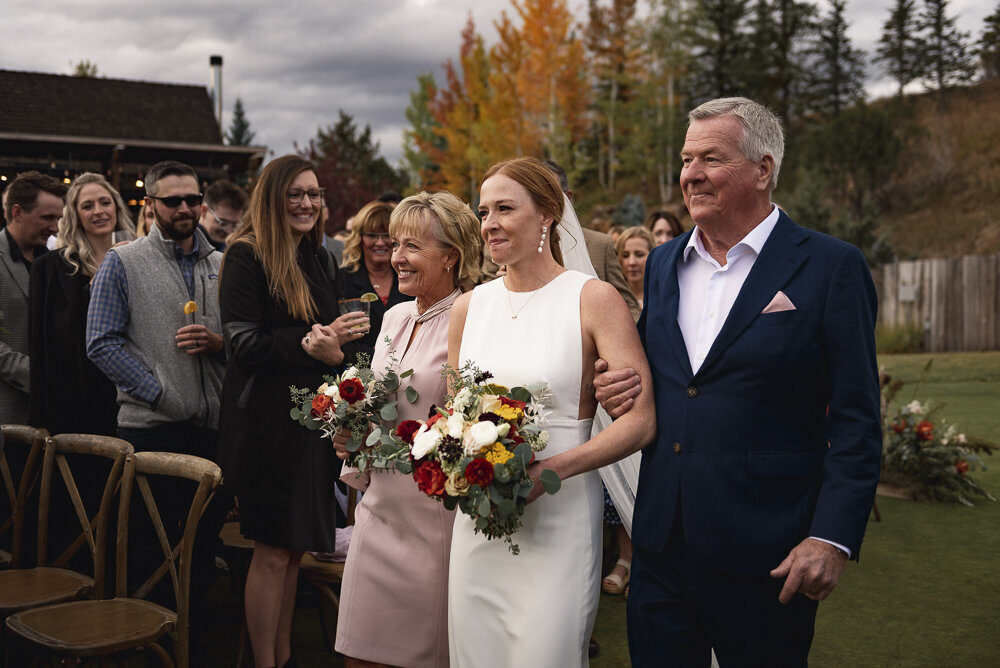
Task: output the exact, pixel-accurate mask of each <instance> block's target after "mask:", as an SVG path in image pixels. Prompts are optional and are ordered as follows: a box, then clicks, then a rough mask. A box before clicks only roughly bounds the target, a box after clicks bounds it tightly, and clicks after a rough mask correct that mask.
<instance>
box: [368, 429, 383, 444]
mask: <svg viewBox="0 0 1000 668" xmlns="http://www.w3.org/2000/svg"><path fill="white" fill-rule="evenodd" d="M381 439H382V430H381V429H372V433H370V434H368V438H366V439H365V445H367V446H368V447H371V446H373V445H375V444H376V443H378V442H379V441H380V440H381Z"/></svg>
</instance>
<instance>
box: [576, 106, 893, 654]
mask: <svg viewBox="0 0 1000 668" xmlns="http://www.w3.org/2000/svg"><path fill="white" fill-rule="evenodd" d="M689 120H690V125H689V127H688V132H687V136H686V139H685V142H684V148H683V150H682V152H681V156H682V160H683V167H682V172H681V177H680V185H681V189H682V191H683V193H684V202H685V204H687V207H688V210H689V211H690V213H691V217H692V219H693V220H694V222H695V224H696V226H695V228H694V229H693V230H692V231H690V232H688V233H686V234H684V235H683V236H681V237H679V238H677V239H675V240H673V241H671V242H669V243H667V244H665V245H663V246H660V247H659V248H657V249H656V250H654V251H653V252H652V253H651V254H650V256H649V259H648V261H647V263H646V279H645V283H644V285H645V295H644V300H643V303H644V305H645V309H644V311H643V315H642V318H641V319H640V321H639V329H640V334H641V336H642V339H643V342H644V345H645V348H646V353H647V355H648V357H649V361H650V365H651V367H652V371H653V392H654V393H655V398H656V411H657V424H658V425H659V427H658V429H659V432H658V434H657V438H656V441H655V442H654V444H652V445H651V446H649V447H647V448H646V449H645V450H644V451H643V458H642V467H641V470H640V474H639V487H638V494H637V499H636V507H635V515H634V520H633V535H632V540H633V542H634V544H635V548H636V553H635V556H634V559H633V563H632V569H633V570H632V584H631V593H630V595H629V601H628V622H629V648H630V651H631V656H632V661H633V663H634V664H635V665H637V666H708V665H709V661H710V648H714V649H715V653H716V656H717V658H718V660H719V663H720V664H721V665H722V666H804V665H806V662H807V658H808V654H809V646H810V643H811V642H812V637H813V624H814V620H815V616H816V609H817V605H818V603H817V602H818V601H819V600H822V599H824V598H826V597H827V596H828V595H829V594H830V592H831V591H832V590H833V588H834V587H835V586H836V584H837V581H838V579H839V577H840V574H841V571H842V569H843V567H844V564H845V562H846V561H847V560H848V559H851V558H853V559H857V557H858V552H859V551H860V548H861V540H862V537H863V536H864V532H865V526H866V524H867V521H868V515H869V512H870V510H871V506H872V501H873V498H874V494H875V486H876V484H877V482H878V474H879V461H880V454H881V445H882V442H881V428H880V418H879V387H878V378H877V368H876V362H875V336H874V327H875V316H876V309H877V300H876V296H875V290H874V286H873V284H872V279H871V275H870V273H869V270H868V267H867V266H866V264H865V261H864V258H863V256H862V255H861V253H860V252H859V251H858V249H856V248H854V247H853V246H851V245H849V244H846V243H844V242H842V241H839V240H837V239H834V238H832V237H828V236H825V235H822V234H819V233H816V232H813V231H810V230H806V229H803V228H801V227H799V226H797V225H796V224H795V223H793V222H792V220H791V219H790V218H789V217H788V216H787V215H785V214H784V213H783V212H782V211H780V210H779V209H778V208H777V206H776V205H774V204H773V203H772V202H771V199H770V194H771V191H772V190H773V189H774V187H775V185H776V184H777V176H778V170H779V167H780V165H781V158H782V154H783V152H784V139H783V134H782V130H781V125H780V123H779V122H778V119H777V118H776V117H775V116H774V115H773V114H772V113H771V112H770V111H768V110H767V109H766V108H765V107H762V106H761V105H759V104H757V103H755V102H752V101H750V100H747V99H745V98H726V99H720V100H713V101H711V102H707V103H705V104H703V105H701V106H700V107H698V108H697V109H695V110H694V111H692V112H691V113H690V115H689ZM598 365H599V366H598V371H601V370H602V369H603V368H604V367H603V363H601V362H598ZM595 384H596V385H597V394H598V398H599V399H600V400H601V401H602V403H603V404H604V406H605V408H606V409H608V410H609V413H611V415H612V416H616V415H620V414H622V413H623V412H625V411H627V410H628V408H629V406H630V403H631V399H630V397H632V396H635V394H637V393H638V392H639V391H641V388H640V387H639V386H638V379H637V377H636V376H635V375H634V374H631V373H630V370H617V371H612V372H608V373H602V374H598V376H597V378H596V379H595Z"/></svg>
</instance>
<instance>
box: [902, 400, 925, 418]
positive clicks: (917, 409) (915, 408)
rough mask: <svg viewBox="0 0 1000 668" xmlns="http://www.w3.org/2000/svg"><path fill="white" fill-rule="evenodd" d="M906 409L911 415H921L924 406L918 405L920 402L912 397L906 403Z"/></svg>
mask: <svg viewBox="0 0 1000 668" xmlns="http://www.w3.org/2000/svg"><path fill="white" fill-rule="evenodd" d="M906 410H908V411H910V413H912V414H913V415H923V414H924V407H923V406H921V405H920V402H919V401H917V400H916V399H914V400H913V401H911V402H910V403H908V404H906Z"/></svg>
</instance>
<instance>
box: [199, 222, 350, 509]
mask: <svg viewBox="0 0 1000 668" xmlns="http://www.w3.org/2000/svg"><path fill="white" fill-rule="evenodd" d="M298 259H299V267H300V268H301V269H302V271H303V273H304V274H305V276H306V278H307V279H308V281H309V288H310V292H311V294H312V297H313V300H314V301H315V302H316V306H317V308H318V311H319V312H318V317H317V319H316V322H319V323H322V324H329V323H330V322H332V321H333V320H334V319H335V317H336V313H337V299H338V291H337V273H338V271H337V268H336V264H335V263H334V262H333V261H332V258H331V257H330V255H329V253H328V252H327V251H326V249H324V248H316V247H315V246H313V245H312V243H311V242H310V241H309V240H308V239H303V241H302V243H301V244H300V245H299V258H298ZM219 309H220V311H221V313H222V331H223V334H224V336H225V340H226V352H227V353H228V356H229V367H228V369H227V371H226V379H225V381H224V382H223V385H222V400H221V403H222V410H221V424H220V429H219V432H220V437H219V463H220V465H221V466H222V471H223V476H224V479H225V481H226V485H227V486H230V487H231V488H232V490H233V491H234V493H235V494H236V495H237V496H240V495H253V496H255V497H258V498H260V497H263V498H266V499H268V500H269V501H271V502H273V503H275V504H276V505H277V506H278V507H282V508H283V507H287V503H288V498H289V493H290V492H291V485H292V482H293V480H294V478H295V472H296V471H297V468H298V466H299V465H300V463H301V461H302V453H303V452H304V448H307V447H311V443H312V445H316V444H318V446H319V447H324V448H325V449H326V450H329V452H330V457H331V462H330V465H331V466H339V460H338V459H337V458H336V457H335V456H334V455H333V449H332V448H331V447H330V444H329V443H328V442H327V443H324V442H323V439H322V437H321V435H320V432H319V431H309V430H307V429H305V428H304V427H302V426H301V425H299V424H298V423H297V422H294V421H293V420H292V419H291V418H290V417H289V415H288V411H289V409H291V408H292V403H291V397H290V395H289V391H288V387H289V385H295V386H297V387H309V388H312V389H315V388H317V387H319V385H320V384H321V383H322V382H323V378H322V376H323V374H324V373H330V372H331V371H332V369H330V367H328V366H326V365H325V364H323V363H322V362H320V361H318V360H316V359H313V358H312V357H310V356H309V355H307V354H306V352H305V351H304V350H303V349H302V345H301V341H302V337H303V336H305V335H306V333H307V332H308V331H309V328H310V327H311V326H312V324H313V323H312V322H306V321H304V320H299V319H297V318H295V317H293V316H291V315H290V314H289V313H288V309H287V307H286V305H285V303H284V302H283V301H282V300H280V299H278V298H277V297H275V296H273V295H271V293H270V291H269V290H268V284H267V275H266V274H265V272H264V267H263V265H261V263H260V260H259V259H258V258H257V256H256V253H255V252H254V251H253V249H252V248H251V247H250V245H249V244H246V243H235V244H233V245H231V246H230V247H229V248H228V249H227V251H226V256H225V259H224V260H223V264H222V271H221V276H220V279H219Z"/></svg>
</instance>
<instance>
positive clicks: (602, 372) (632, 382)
mask: <svg viewBox="0 0 1000 668" xmlns="http://www.w3.org/2000/svg"><path fill="white" fill-rule="evenodd" d="M640 392H642V385H641V384H640V381H639V374H637V373H636V372H635V369H618V370H617V371H608V363H607V362H605V361H604V360H602V359H600V358H598V360H597V361H596V362H594V394H595V395H596V396H597V401H598V402H599V403H600V404H601V408H603V409H604V410H606V411H607V412H608V415H610V416H611V417H612V418H619V417H621V416H622V415H625V413H628V411H629V409H630V408H632V406H633V405H634V404H635V398H636V397H637V396H639V393H640Z"/></svg>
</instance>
